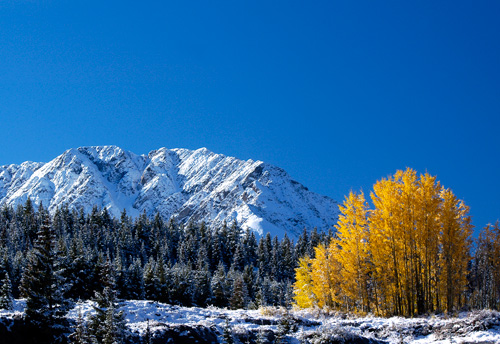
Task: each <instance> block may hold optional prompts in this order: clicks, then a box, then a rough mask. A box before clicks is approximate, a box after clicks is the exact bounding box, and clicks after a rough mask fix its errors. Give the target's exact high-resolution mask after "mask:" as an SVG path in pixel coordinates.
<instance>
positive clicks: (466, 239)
mask: <svg viewBox="0 0 500 344" xmlns="http://www.w3.org/2000/svg"><path fill="white" fill-rule="evenodd" d="M441 198H442V200H443V201H442V205H441V208H442V209H441V214H440V215H441V217H440V222H441V235H440V240H439V241H440V245H441V253H440V257H439V266H440V269H441V271H440V276H439V289H440V297H441V302H440V306H441V308H442V309H443V310H446V311H447V312H452V311H454V310H455V309H457V308H458V307H460V306H462V305H463V303H464V293H465V289H466V286H467V279H466V277H467V265H468V263H469V261H470V246H471V235H472V225H471V218H470V216H469V215H468V213H469V207H467V206H466V205H465V204H464V203H463V202H462V201H461V200H459V199H457V197H456V196H455V195H454V194H453V193H452V192H451V190H449V189H445V190H443V191H442V192H441Z"/></svg>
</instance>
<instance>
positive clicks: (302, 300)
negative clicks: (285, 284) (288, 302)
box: [293, 256, 317, 308]
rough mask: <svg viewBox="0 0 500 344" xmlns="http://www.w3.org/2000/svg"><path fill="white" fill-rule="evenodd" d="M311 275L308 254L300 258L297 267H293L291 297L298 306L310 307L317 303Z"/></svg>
mask: <svg viewBox="0 0 500 344" xmlns="http://www.w3.org/2000/svg"><path fill="white" fill-rule="evenodd" d="M311 275H312V273H311V258H309V256H305V257H303V258H300V259H299V267H298V268H296V269H295V283H294V285H293V293H294V297H293V299H294V300H295V304H296V305H297V306H298V307H299V308H311V307H313V306H315V305H316V304H317V298H316V295H315V294H314V292H313V281H312V277H311Z"/></svg>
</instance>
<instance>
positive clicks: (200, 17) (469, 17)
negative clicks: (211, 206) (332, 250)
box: [0, 0, 500, 227]
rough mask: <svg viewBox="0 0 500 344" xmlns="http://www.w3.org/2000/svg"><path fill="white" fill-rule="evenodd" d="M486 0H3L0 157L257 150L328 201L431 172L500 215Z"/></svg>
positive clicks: (495, 44)
mask: <svg viewBox="0 0 500 344" xmlns="http://www.w3.org/2000/svg"><path fill="white" fill-rule="evenodd" d="M499 18H500V2H499V1H474V2H473V1H301V2H297V1H290V0H287V1H224V2H221V1H199V2H198V1H175V2H173V1H172V2H171V1H148V0H145V1H139V2H138V1H91V0H85V1H80V0H73V1H67V0H60V1H56V0H53V1H49V0H40V1H36V0H32V1H26V0H4V1H1V2H0V123H1V124H0V125H1V128H2V131H1V135H0V145H1V150H0V164H9V163H20V162H22V161H26V160H34V161H49V160H50V159H52V158H54V157H56V156H57V155H59V154H61V153H62V152H63V151H64V150H66V149H68V148H72V147H78V146H84V145H106V144H114V145H118V146H120V147H122V148H124V149H128V150H131V151H133V152H135V153H138V154H143V153H147V152H148V151H150V150H153V149H156V148H159V147H167V148H175V147H185V148H191V149H196V148H200V147H207V148H208V149H210V150H212V151H214V152H217V153H223V154H226V155H231V156H236V157H238V158H241V159H249V158H251V159H254V160H257V159H260V160H264V161H267V162H270V163H273V164H275V165H278V166H280V167H282V168H284V169H285V170H287V171H288V172H289V173H290V174H291V175H292V177H294V178H295V179H297V180H298V181H300V182H301V183H303V184H304V185H306V186H308V187H309V188H310V189H311V190H313V191H315V192H318V193H321V194H325V195H328V196H330V197H333V198H335V199H337V200H339V201H342V200H343V197H344V195H345V194H346V193H348V192H349V190H350V189H353V190H359V189H360V188H362V189H363V190H364V191H365V192H368V191H369V190H370V189H371V186H372V185H373V183H374V182H375V181H376V180H378V179H380V178H382V177H385V176H388V175H390V174H393V173H394V172H395V171H396V170H397V169H404V168H405V167H407V166H408V167H412V168H414V169H416V170H417V171H419V172H425V171H426V170H427V171H428V172H430V173H431V174H433V175H437V177H438V179H439V180H440V181H441V182H442V183H443V184H444V185H445V186H446V187H449V188H451V189H453V191H454V192H455V194H456V195H457V196H458V197H460V198H462V199H464V200H465V202H466V203H467V204H468V205H469V206H470V207H471V214H472V215H473V216H474V224H475V225H476V226H477V227H483V226H484V225H485V224H486V223H488V222H494V221H495V220H496V219H498V218H500V181H499V177H500V172H499V171H500V162H499V153H500V143H499V142H500V141H499V138H498V132H499V128H500V119H499V117H500V19H499Z"/></svg>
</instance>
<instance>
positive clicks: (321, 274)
mask: <svg viewBox="0 0 500 344" xmlns="http://www.w3.org/2000/svg"><path fill="white" fill-rule="evenodd" d="M335 246H336V245H335V244H334V243H333V242H332V244H330V247H329V248H326V247H325V246H324V245H323V244H320V245H318V246H317V247H316V248H315V258H314V259H313V260H312V262H311V267H312V269H311V278H312V284H313V293H314V294H315V296H316V298H317V300H318V307H320V308H329V309H335V308H337V305H338V303H339V302H340V301H341V300H340V296H341V293H340V263H339V262H338V260H337V259H336V257H337V256H338V255H337V253H336V250H338V248H336V247H335Z"/></svg>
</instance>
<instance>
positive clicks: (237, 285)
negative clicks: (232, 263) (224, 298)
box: [229, 272, 248, 309]
mask: <svg viewBox="0 0 500 344" xmlns="http://www.w3.org/2000/svg"><path fill="white" fill-rule="evenodd" d="M247 297H248V291H247V286H246V284H245V281H244V280H243V275H242V274H241V273H238V272H237V273H236V276H235V278H234V280H233V290H232V294H231V298H230V299H229V305H230V306H231V308H232V309H242V308H245V306H246V304H247Z"/></svg>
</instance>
